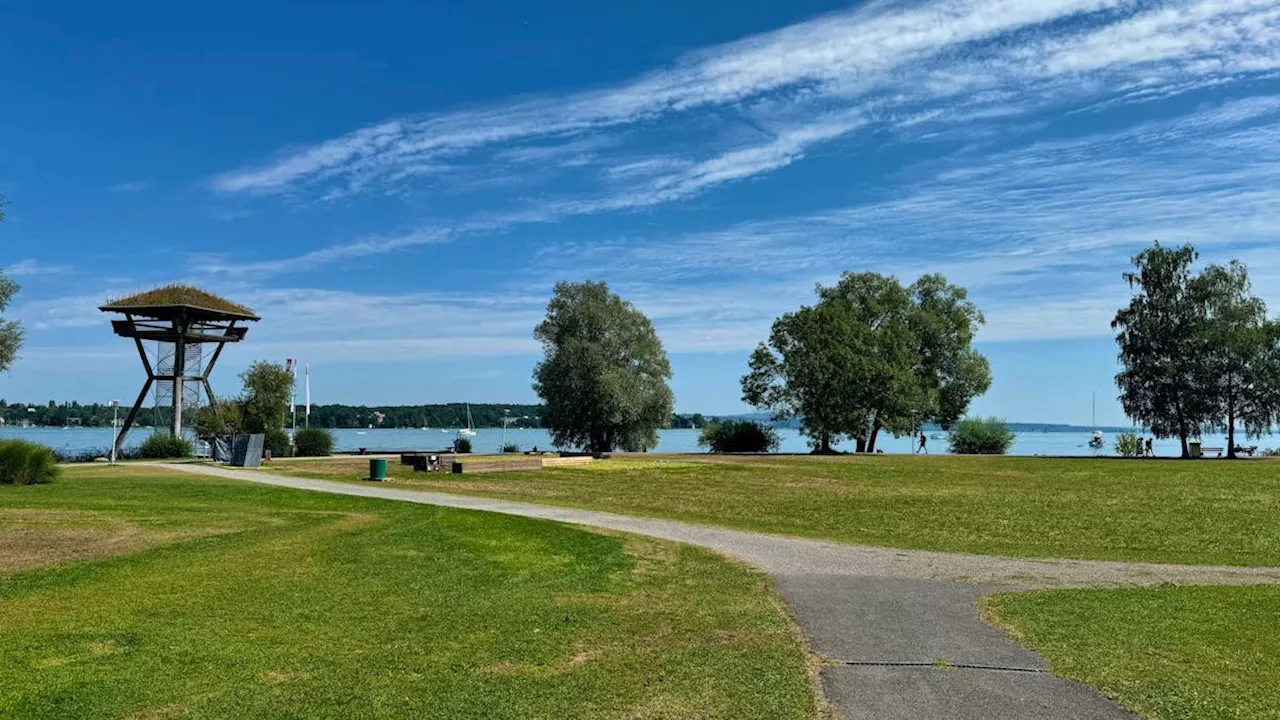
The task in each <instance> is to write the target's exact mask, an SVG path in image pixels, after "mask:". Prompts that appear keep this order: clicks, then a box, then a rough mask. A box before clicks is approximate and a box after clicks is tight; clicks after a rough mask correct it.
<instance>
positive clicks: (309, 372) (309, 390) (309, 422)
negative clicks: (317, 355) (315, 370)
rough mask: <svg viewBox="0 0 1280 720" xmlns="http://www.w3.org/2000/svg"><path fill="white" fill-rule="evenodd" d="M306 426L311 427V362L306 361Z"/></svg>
mask: <svg viewBox="0 0 1280 720" xmlns="http://www.w3.org/2000/svg"><path fill="white" fill-rule="evenodd" d="M306 423H307V427H311V363H307V419H306Z"/></svg>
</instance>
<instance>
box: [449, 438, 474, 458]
mask: <svg viewBox="0 0 1280 720" xmlns="http://www.w3.org/2000/svg"><path fill="white" fill-rule="evenodd" d="M453 451H454V452H456V453H458V454H459V455H464V454H466V453H469V452H471V438H464V437H460V438H458V439H457V440H454V441H453Z"/></svg>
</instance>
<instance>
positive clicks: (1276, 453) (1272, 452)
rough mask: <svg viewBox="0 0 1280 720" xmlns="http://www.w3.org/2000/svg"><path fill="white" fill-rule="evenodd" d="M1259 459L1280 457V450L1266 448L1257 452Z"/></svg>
mask: <svg viewBox="0 0 1280 720" xmlns="http://www.w3.org/2000/svg"><path fill="white" fill-rule="evenodd" d="M1258 456H1259V457H1269V458H1273V457H1280V448H1267V449H1266V450H1261V451H1259V452H1258Z"/></svg>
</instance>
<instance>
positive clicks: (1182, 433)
mask: <svg viewBox="0 0 1280 720" xmlns="http://www.w3.org/2000/svg"><path fill="white" fill-rule="evenodd" d="M1178 439H1179V440H1181V441H1182V459H1183V460H1186V459H1188V458H1190V457H1191V448H1190V447H1189V446H1188V445H1187V431H1186V430H1181V429H1179V430H1178Z"/></svg>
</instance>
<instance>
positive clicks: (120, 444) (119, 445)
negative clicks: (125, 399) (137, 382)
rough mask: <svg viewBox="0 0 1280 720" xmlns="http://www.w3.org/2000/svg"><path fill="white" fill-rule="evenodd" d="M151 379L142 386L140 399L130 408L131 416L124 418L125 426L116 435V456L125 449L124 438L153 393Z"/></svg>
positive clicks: (139, 394)
mask: <svg viewBox="0 0 1280 720" xmlns="http://www.w3.org/2000/svg"><path fill="white" fill-rule="evenodd" d="M151 382H152V380H151V378H150V377H149V376H148V377H147V381H146V382H145V383H143V384H142V392H140V393H138V399H137V400H135V401H134V402H133V407H131V408H129V414H128V415H125V416H124V424H123V425H121V426H120V432H119V434H117V435H116V454H117V455H119V454H120V450H121V449H123V448H124V438H125V436H126V435H128V434H129V428H131V427H133V421H134V419H136V418H137V417H138V410H139V409H140V408H141V407H142V403H144V402H146V400H147V393H148V392H150V391H151Z"/></svg>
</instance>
